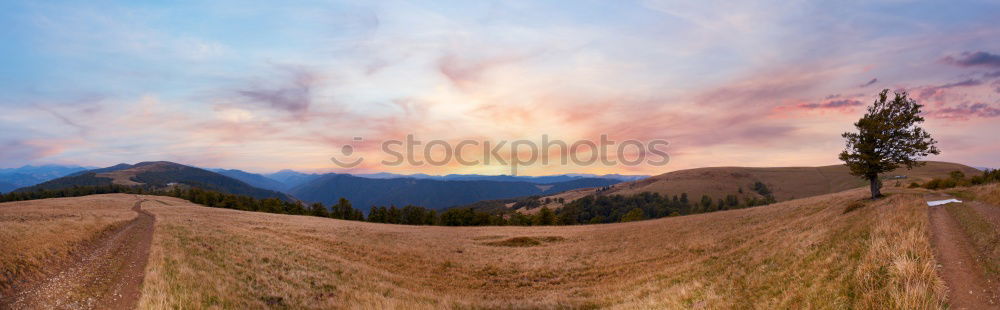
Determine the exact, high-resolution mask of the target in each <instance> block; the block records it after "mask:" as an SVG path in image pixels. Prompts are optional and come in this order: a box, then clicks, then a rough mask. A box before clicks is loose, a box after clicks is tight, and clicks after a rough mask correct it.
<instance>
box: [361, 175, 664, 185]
mask: <svg viewBox="0 0 1000 310" xmlns="http://www.w3.org/2000/svg"><path fill="white" fill-rule="evenodd" d="M353 175H354V176H357V177H362V178H369V179H397V178H411V179H427V180H439V181H499V182H529V183H538V184H549V183H558V182H566V181H572V180H579V179H587V178H591V179H610V180H618V181H621V182H629V181H635V180H641V179H643V178H647V177H649V176H648V175H620V174H607V175H595V174H556V175H547V176H537V177H536V176H512V175H481V174H449V175H427V174H422V173H419V174H395V173H388V172H379V173H370V174H353Z"/></svg>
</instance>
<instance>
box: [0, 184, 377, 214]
mask: <svg viewBox="0 0 1000 310" xmlns="http://www.w3.org/2000/svg"><path fill="white" fill-rule="evenodd" d="M114 193H123V194H136V195H157V196H169V197H176V198H180V199H185V200H188V201H191V202H192V203H196V204H200V205H204V206H207V207H213V208H225V209H235V210H243V211H255V212H267V213H276V214H291V215H313V216H321V217H330V218H336V219H345V220H359V221H363V220H364V219H365V218H364V214H362V213H361V211H358V210H357V209H354V208H352V207H351V204H350V202H347V200H346V199H341V201H340V203H338V204H336V205H333V206H332V207H331V208H330V209H327V207H326V206H324V205H323V204H319V203H315V204H312V205H309V206H306V205H304V204H303V203H302V202H300V201H285V200H281V199H278V198H265V199H258V198H254V197H250V196H246V195H235V194H227V193H220V192H217V191H210V190H205V189H201V188H197V187H186V188H181V187H177V186H175V187H172V188H167V189H163V188H158V187H152V186H125V185H117V184H110V185H97V186H73V187H68V188H61V189H45V190H35V191H30V192H11V193H7V194H3V195H0V202H8V201H21V200H34V199H46V198H62V197H79V196H87V195H96V194H114Z"/></svg>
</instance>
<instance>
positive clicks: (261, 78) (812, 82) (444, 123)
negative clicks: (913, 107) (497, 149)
mask: <svg viewBox="0 0 1000 310" xmlns="http://www.w3.org/2000/svg"><path fill="white" fill-rule="evenodd" d="M138 2H140V1H121V2H113V1H86V2H78V1H74V2H67V3H58V2H49V1H45V3H42V2H41V1H3V3H0V41H2V42H3V44H0V55H3V57H0V109H2V112H3V113H0V168H3V167H16V166H21V165H25V164H33V165H38V164H47V163H60V164H81V165H91V166H108V165H112V164H116V163H120V162H128V163H134V162H138V161H147V160H170V161H176V162H180V163H185V164H190V165H196V166H202V167H226V168H239V169H245V170H250V171H255V172H272V171H276V170H279V169H284V168H291V169H298V170H305V171H348V170H343V169H338V168H337V166H335V165H334V164H333V163H332V162H331V161H330V160H329V158H330V157H332V156H338V155H342V154H341V152H342V147H343V146H344V145H352V147H353V148H354V150H355V152H354V153H353V154H351V157H348V158H356V157H364V158H365V161H364V162H363V163H362V164H361V165H360V166H358V167H356V168H354V170H349V171H359V172H360V171H390V172H398V173H415V172H425V173H432V174H442V173H486V174H498V173H507V172H508V168H507V167H504V166H502V165H498V164H492V165H485V164H481V165H473V166H464V165H460V164H458V163H449V164H447V165H443V166H433V167H432V166H412V165H402V166H392V167H389V166H382V165H380V164H379V162H378V160H377V159H378V158H382V157H384V154H382V153H380V152H379V147H380V143H381V141H385V140H389V139H404V138H405V136H406V135H407V134H412V135H414V136H415V137H416V138H417V139H420V140H424V141H427V140H433V139H440V140H444V141H448V142H451V143H456V142H457V141H460V140H463V139H473V140H475V141H500V140H517V139H527V140H531V141H538V140H540V137H541V136H542V135H543V134H544V135H548V136H549V137H550V138H554V139H561V140H564V141H568V142H570V143H572V142H573V141H579V140H596V139H598V137H599V136H600V135H602V134H605V135H608V136H609V137H610V138H611V139H613V140H618V141H621V140H626V139H636V140H643V141H648V140H652V139H663V140H666V141H669V143H670V145H669V147H667V148H665V150H666V152H667V153H668V154H669V155H670V163H669V164H668V165H666V166H654V165H638V166H622V165H615V166H608V165H600V164H598V165H584V166H581V165H565V166H564V165H559V164H550V165H540V164H536V165H533V166H530V167H524V169H521V172H522V173H523V174H529V175H541V174H554V173H574V172H580V173H626V174H629V173H642V174H659V173H662V172H666V171H671V170H677V169H683V168H691V167H701V166H799V165H827V164H835V163H837V153H838V152H839V151H840V150H842V148H843V141H842V138H841V137H840V134H841V133H842V132H843V131H846V130H849V129H851V128H852V125H851V124H852V122H853V121H855V120H856V119H857V118H858V117H860V116H861V114H863V109H864V106H865V105H868V104H870V103H871V101H872V100H874V97H875V95H876V94H877V93H878V92H879V91H880V90H881V89H884V88H888V89H892V90H900V91H902V90H905V91H908V92H909V93H910V95H911V97H913V98H914V99H916V100H917V101H918V102H920V103H922V104H925V105H926V106H925V108H924V111H925V114H926V115H925V116H926V118H927V121H926V123H925V124H924V126H925V128H926V129H927V130H928V131H930V132H931V134H932V135H934V136H935V138H937V139H938V140H939V141H940V144H939V146H940V148H941V149H942V154H941V155H940V156H936V157H934V158H933V159H935V160H943V161H954V162H960V163H965V164H969V165H974V166H987V167H1000V156H998V155H1000V27H998V24H997V21H998V20H1000V2H997V1H906V0H890V1H822V2H819V1H796V0H792V1H787V0H782V1H760V2H757V1H670V0H663V1H659V0H651V1H637V2H631V1H497V2H487V1H434V2H430V1H428V2H415V1H398V2H396V1H344V2H336V1H313V2H297V3H295V4H288V3H285V2H283V1H277V2H276V1H266V2H260V3H256V2H254V1H242V0H241V1H226V0H221V1H205V2H199V1H162V2H159V1H149V2H147V1H142V2H143V4H138ZM354 137H362V139H363V140H362V141H355V140H354V139H353V138H354ZM473 152H474V151H473ZM471 156H472V157H474V156H475V155H471Z"/></svg>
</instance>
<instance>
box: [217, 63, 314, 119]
mask: <svg viewBox="0 0 1000 310" xmlns="http://www.w3.org/2000/svg"><path fill="white" fill-rule="evenodd" d="M281 71H282V72H281V73H283V74H281V75H283V78H284V79H283V80H280V81H278V82H277V83H275V84H273V85H272V84H264V83H260V82H258V83H254V85H250V86H247V87H246V88H244V89H240V90H237V91H236V93H237V94H239V95H240V96H242V97H244V98H245V99H247V100H248V101H249V102H250V103H252V104H259V105H263V106H266V107H270V108H272V109H276V110H281V111H285V112H288V113H290V114H291V115H292V116H294V117H295V118H296V119H300V120H302V119H306V118H307V117H309V106H310V105H311V104H312V100H313V98H312V96H313V93H312V90H313V88H314V87H315V85H316V83H317V82H318V81H319V80H320V77H319V75H318V74H316V73H314V72H311V71H309V70H308V69H305V68H302V67H284V68H283V70H281Z"/></svg>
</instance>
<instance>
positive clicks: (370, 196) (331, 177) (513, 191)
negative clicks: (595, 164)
mask: <svg viewBox="0 0 1000 310" xmlns="http://www.w3.org/2000/svg"><path fill="white" fill-rule="evenodd" d="M616 183H619V182H618V181H617V180H610V179H596V178H586V179H576V180H571V181H567V182H556V183H547V184H538V183H531V182H511V181H492V180H431V179H417V178H387V179H375V178H364V177H359V176H353V175H348V174H326V175H322V176H319V177H317V178H316V179H314V180H312V181H310V182H307V183H305V184H302V185H299V186H297V187H295V188H293V189H291V190H290V191H289V193H290V194H292V195H294V196H295V197H297V198H299V199H302V200H304V201H308V202H322V203H324V204H333V203H336V202H337V200H338V199H340V198H341V197H344V198H347V199H348V200H350V201H351V203H352V204H353V205H354V207H356V208H360V209H362V210H367V209H368V207H370V206H372V205H380V206H381V205H396V206H403V205H407V204H412V205H419V206H424V207H428V208H433V209H443V208H447V207H451V206H456V205H463V204H469V203H472V202H476V201H480V200H491V199H501V198H511V197H522V196H530V195H547V194H554V193H557V192H560V191H565V190H569V189H576V188H584V187H601V186H608V185H612V184H616Z"/></svg>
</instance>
